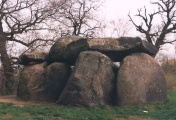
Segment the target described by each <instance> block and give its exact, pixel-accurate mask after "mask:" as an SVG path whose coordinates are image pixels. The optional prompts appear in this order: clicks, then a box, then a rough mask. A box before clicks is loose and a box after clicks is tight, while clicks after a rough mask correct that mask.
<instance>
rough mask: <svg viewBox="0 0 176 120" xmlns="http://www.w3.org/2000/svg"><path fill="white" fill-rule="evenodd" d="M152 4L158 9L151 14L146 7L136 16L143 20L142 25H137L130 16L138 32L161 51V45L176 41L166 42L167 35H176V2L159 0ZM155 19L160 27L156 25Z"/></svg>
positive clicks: (175, 0)
mask: <svg viewBox="0 0 176 120" xmlns="http://www.w3.org/2000/svg"><path fill="white" fill-rule="evenodd" d="M151 4H153V5H156V6H157V7H158V9H157V10H156V11H154V12H153V13H151V14H148V13H147V8H146V7H144V9H139V10H138V14H136V16H137V17H139V18H140V19H142V20H143V22H141V24H137V23H136V22H135V21H134V20H133V19H132V17H131V16H130V14H129V15H128V16H129V18H130V20H131V22H132V23H133V25H134V26H135V27H136V29H137V31H139V32H141V33H143V34H145V37H146V40H147V41H148V42H150V43H152V44H153V45H155V46H156V48H157V49H158V50H159V48H160V46H161V45H163V44H165V43H172V42H174V41H176V40H175V39H173V40H170V41H168V40H166V37H167V35H169V34H171V33H176V0H158V2H151ZM158 16H159V17H158ZM155 18H157V22H158V23H160V25H155V24H154V19H155Z"/></svg>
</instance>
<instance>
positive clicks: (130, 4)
mask: <svg viewBox="0 0 176 120" xmlns="http://www.w3.org/2000/svg"><path fill="white" fill-rule="evenodd" d="M144 6H146V7H151V4H150V0H106V1H105V8H106V9H105V16H106V18H109V19H111V18H117V17H119V16H120V17H127V15H128V13H129V11H130V13H131V14H135V13H136V11H137V9H139V8H142V7H144ZM151 10H152V9H151Z"/></svg>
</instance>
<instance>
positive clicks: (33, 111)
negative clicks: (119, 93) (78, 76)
mask: <svg viewBox="0 0 176 120" xmlns="http://www.w3.org/2000/svg"><path fill="white" fill-rule="evenodd" d="M175 100H176V91H175V90H169V91H168V102H167V103H165V104H163V103H157V104H147V105H135V106H122V107H117V106H98V107H86V108H76V107H68V106H67V107H66V106H54V105H51V104H40V105H30V106H25V107H16V106H13V104H10V103H0V120H119V119H120V120H131V119H133V120H156V119H157V120H175V119H176V114H175V113H176V102H175Z"/></svg>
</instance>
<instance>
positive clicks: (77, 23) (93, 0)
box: [52, 0, 101, 37]
mask: <svg viewBox="0 0 176 120" xmlns="http://www.w3.org/2000/svg"><path fill="white" fill-rule="evenodd" d="M52 3H53V8H56V9H59V12H58V14H56V15H55V16H53V20H54V23H55V24H58V26H57V28H58V29H59V30H60V31H61V36H65V35H76V36H77V35H81V36H86V37H92V36H95V34H94V33H95V30H96V29H98V28H100V25H101V23H100V21H99V20H98V19H97V15H96V14H95V13H96V11H97V10H98V8H99V7H100V6H101V2H100V1H98V0H65V3H64V4H62V6H60V7H58V5H57V0H54V1H52Z"/></svg>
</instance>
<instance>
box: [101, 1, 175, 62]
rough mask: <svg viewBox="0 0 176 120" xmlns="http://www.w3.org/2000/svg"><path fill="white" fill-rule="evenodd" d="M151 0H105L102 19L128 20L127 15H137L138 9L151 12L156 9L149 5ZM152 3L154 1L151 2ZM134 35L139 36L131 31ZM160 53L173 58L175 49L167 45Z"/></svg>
mask: <svg viewBox="0 0 176 120" xmlns="http://www.w3.org/2000/svg"><path fill="white" fill-rule="evenodd" d="M150 1H151V0H106V1H105V5H104V10H103V11H102V12H103V17H105V18H106V19H108V20H115V19H116V18H124V19H125V20H129V18H128V14H129V12H130V14H131V16H133V15H135V14H136V13H137V10H138V9H140V8H144V6H145V7H146V8H147V12H153V11H154V9H156V8H157V7H156V6H155V5H151V4H150ZM153 1H154V0H153ZM155 1H156V0H155ZM156 22H157V20H156ZM133 32H134V34H135V35H136V36H137V35H139V33H138V32H136V31H135V28H134V29H133ZM162 48H163V49H162V50H161V51H160V54H161V53H162V54H164V55H167V56H168V57H169V58H170V59H173V58H174V56H175V47H174V46H173V45H171V44H168V45H166V46H164V47H162Z"/></svg>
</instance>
